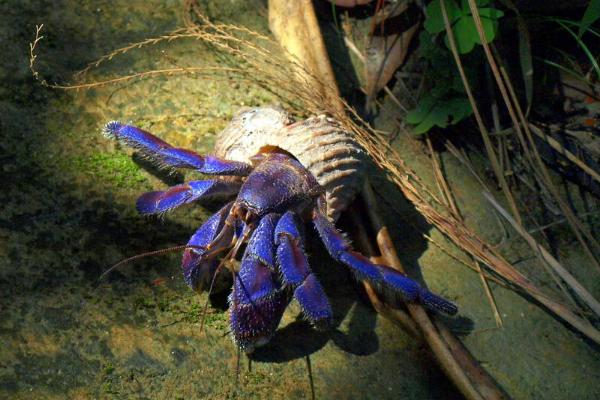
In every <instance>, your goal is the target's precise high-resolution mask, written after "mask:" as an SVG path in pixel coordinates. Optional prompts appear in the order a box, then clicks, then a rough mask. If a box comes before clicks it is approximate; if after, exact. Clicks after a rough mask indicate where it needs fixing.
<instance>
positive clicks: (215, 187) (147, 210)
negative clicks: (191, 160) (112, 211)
mask: <svg viewBox="0 0 600 400" xmlns="http://www.w3.org/2000/svg"><path fill="white" fill-rule="evenodd" d="M239 188H240V183H237V182H225V181H221V180H218V179H213V180H203V181H190V182H186V183H184V184H181V185H177V186H173V187H171V188H169V189H168V190H165V191H157V192H148V193H144V194H143V195H141V196H140V197H139V198H138V200H137V203H136V207H137V209H138V211H139V212H140V213H141V214H160V213H165V212H167V211H171V210H172V209H174V208H177V207H179V206H181V205H184V204H187V203H191V202H193V201H196V200H198V199H201V198H202V199H207V198H214V197H227V196H232V195H234V194H236V193H237V192H238V190H239Z"/></svg>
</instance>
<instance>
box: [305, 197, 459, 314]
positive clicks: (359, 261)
mask: <svg viewBox="0 0 600 400" xmlns="http://www.w3.org/2000/svg"><path fill="white" fill-rule="evenodd" d="M313 223H314V225H315V228H316V229H317V231H318V232H319V235H320V237H321V240H322V241H323V243H324V244H325V248H326V249H327V251H328V252H329V253H330V254H331V256H332V257H333V258H334V259H336V260H337V261H339V262H342V263H344V264H346V265H347V266H349V267H350V268H351V269H352V271H353V272H354V274H355V275H356V277H357V278H359V279H364V280H367V281H369V282H371V283H373V284H375V285H376V286H378V287H381V288H383V289H387V290H391V291H392V293H394V294H396V295H399V296H400V297H401V298H402V299H404V300H406V301H413V302H420V303H422V304H423V305H425V306H426V307H428V308H430V309H433V310H438V311H441V312H444V313H446V314H451V315H453V314H456V312H457V311H458V309H457V307H456V305H454V304H453V303H451V302H449V301H448V300H446V299H444V298H442V297H440V296H438V295H436V294H434V293H431V292H430V291H428V290H427V289H425V288H423V287H421V286H420V285H419V284H418V283H417V282H415V281H413V280H412V279H410V278H408V277H406V276H404V275H403V274H401V273H400V272H398V271H396V270H394V269H392V268H390V267H388V266H385V265H377V264H373V263H372V262H371V261H370V260H369V259H368V258H367V257H365V256H363V255H362V254H359V253H357V252H355V251H353V250H352V248H351V247H350V244H348V242H347V241H346V240H345V239H344V237H343V236H342V234H341V233H340V232H339V231H338V230H337V229H336V227H335V226H334V225H333V223H332V222H330V221H329V220H328V219H327V217H326V216H325V215H324V214H323V213H322V212H321V211H319V210H318V209H316V208H315V209H314V210H313Z"/></svg>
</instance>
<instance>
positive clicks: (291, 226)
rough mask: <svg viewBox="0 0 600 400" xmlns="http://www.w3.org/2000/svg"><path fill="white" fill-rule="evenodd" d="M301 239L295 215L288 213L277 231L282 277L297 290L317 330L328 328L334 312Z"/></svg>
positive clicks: (306, 312) (280, 222)
mask: <svg viewBox="0 0 600 400" xmlns="http://www.w3.org/2000/svg"><path fill="white" fill-rule="evenodd" d="M301 240H302V238H301V236H300V232H299V230H298V225H297V223H296V221H295V214H294V213H293V212H291V211H288V212H286V213H285V214H284V215H283V216H282V217H281V219H280V220H279V222H278V223H277V227H276V228H275V244H277V263H278V265H279V270H280V271H281V277H282V280H283V283H284V284H285V285H287V286H290V287H291V288H292V289H294V298H295V299H296V300H298V303H300V307H302V311H303V312H304V315H305V316H306V317H307V318H308V319H309V320H310V322H312V323H313V324H314V325H315V326H316V327H317V328H326V327H327V326H329V325H330V324H331V320H332V318H333V312H332V311H331V306H330V305H329V301H328V300H327V296H326V295H325V292H324V291H323V288H322V287H321V284H320V283H319V281H318V280H317V277H316V276H315V274H314V273H313V272H312V271H311V270H310V267H309V265H308V261H307V259H306V254H305V253H304V250H303V249H302V242H301Z"/></svg>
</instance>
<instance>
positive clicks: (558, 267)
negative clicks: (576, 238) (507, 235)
mask: <svg viewBox="0 0 600 400" xmlns="http://www.w3.org/2000/svg"><path fill="white" fill-rule="evenodd" d="M483 196H484V197H485V198H486V200H487V201H489V202H490V204H491V205H493V206H494V208H495V209H496V211H498V212H499V213H500V214H501V215H502V216H503V217H504V218H505V219H506V220H507V221H508V222H509V223H510V224H511V225H512V227H513V228H514V229H515V230H516V231H517V233H519V235H521V237H523V239H525V241H526V242H527V243H528V244H529V246H530V247H531V249H532V250H533V251H535V252H536V253H538V254H539V255H540V256H541V257H542V258H543V259H544V261H546V262H547V263H548V265H550V267H552V269H553V270H554V271H555V272H556V273H557V274H558V275H559V276H560V277H561V278H562V279H563V280H564V281H565V283H567V284H568V285H569V287H570V288H571V290H573V291H574V292H575V293H577V295H578V296H579V298H580V299H581V300H583V301H584V303H585V304H587V305H588V307H590V308H591V309H592V310H593V311H594V312H595V313H596V315H598V316H600V302H598V300H596V299H595V298H594V296H592V294H591V293H590V292H588V291H587V289H586V288H585V287H583V285H582V284H581V283H579V281H578V280H577V279H575V277H574V276H573V275H571V274H570V273H569V271H567V269H566V268H565V267H563V266H562V264H561V263H559V262H558V260H557V259H556V258H554V257H553V256H552V255H551V254H550V253H549V252H548V251H547V250H546V249H545V248H544V247H543V246H542V245H541V244H539V243H538V242H537V241H536V240H535V238H534V237H533V236H531V235H530V234H529V233H528V232H527V231H526V230H525V229H523V227H522V226H521V225H520V224H518V223H517V222H516V221H515V220H514V219H513V218H512V217H511V216H510V215H509V214H508V213H507V212H506V210H505V209H504V208H502V206H500V204H499V203H498V202H497V201H496V199H494V197H493V196H492V195H491V194H490V193H489V192H484V193H483Z"/></svg>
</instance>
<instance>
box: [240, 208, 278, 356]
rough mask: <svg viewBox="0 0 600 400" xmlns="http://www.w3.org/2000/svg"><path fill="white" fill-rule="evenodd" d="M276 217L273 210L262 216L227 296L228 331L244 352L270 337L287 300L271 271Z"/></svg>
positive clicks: (263, 342)
mask: <svg viewBox="0 0 600 400" xmlns="http://www.w3.org/2000/svg"><path fill="white" fill-rule="evenodd" d="M277 218H278V216H277V215H276V214H268V215H266V216H264V217H263V218H262V219H261V221H260V222H259V224H258V226H257V228H256V230H255V231H254V232H253V233H252V236H251V237H250V240H249V241H248V246H247V247H246V251H245V252H244V256H243V258H242V264H241V267H240V270H239V272H238V273H237V274H236V279H235V282H234V284H233V291H232V292H231V294H230V296H229V303H230V324H231V332H232V334H233V338H234V340H235V342H236V344H237V345H238V346H239V347H240V348H241V349H242V350H244V351H246V352H251V351H252V350H254V348H255V347H257V346H261V345H263V344H265V343H267V342H268V341H269V339H270V338H271V336H272V334H273V332H275V329H277V325H279V321H280V320H281V317H282V315H283V311H284V310H285V308H286V307H287V305H288V303H289V296H288V295H287V294H286V291H285V290H282V288H281V285H280V284H279V283H278V282H277V280H276V279H275V275H274V273H275V270H274V254H273V253H274V251H273V231H274V229H275V223H276V222H277Z"/></svg>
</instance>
